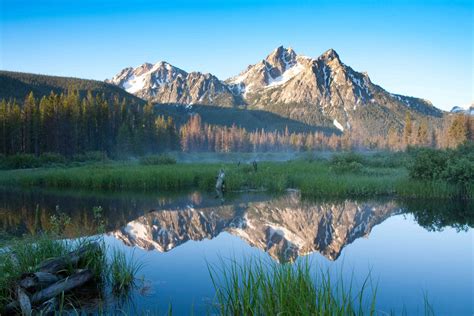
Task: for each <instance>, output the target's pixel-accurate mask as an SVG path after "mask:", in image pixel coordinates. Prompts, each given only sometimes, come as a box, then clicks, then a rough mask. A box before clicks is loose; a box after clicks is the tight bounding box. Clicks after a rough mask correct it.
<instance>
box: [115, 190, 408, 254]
mask: <svg viewBox="0 0 474 316" xmlns="http://www.w3.org/2000/svg"><path fill="white" fill-rule="evenodd" d="M399 211H400V210H399V208H397V206H396V205H395V204H394V203H386V204H378V203H372V202H364V203H358V202H355V201H344V202H338V203H329V202H324V203H310V202H303V201H301V197H300V195H299V194H298V193H296V192H293V193H290V194H288V195H286V196H284V197H281V198H277V199H273V200H270V201H255V202H248V203H242V202H239V203H234V204H231V205H223V206H213V207H207V206H199V205H193V204H189V205H188V206H186V207H184V208H179V209H169V210H166V209H163V210H160V211H154V212H150V213H148V214H146V215H144V216H141V217H139V218H137V219H135V220H133V221H131V222H129V223H128V224H127V225H125V226H124V227H122V228H120V229H118V230H116V231H114V232H112V233H111V234H112V235H113V236H114V237H115V238H117V239H119V240H121V241H122V242H123V243H125V244H126V245H129V246H138V247H140V248H142V249H147V250H157V251H160V252H167V251H170V250H172V249H173V248H175V247H178V246H180V245H181V244H183V243H185V242H187V241H189V240H203V239H212V238H214V237H216V236H218V235H219V234H220V233H222V232H227V233H230V234H232V235H235V236H238V237H239V238H241V239H243V240H244V241H245V242H247V243H248V244H249V245H251V246H252V247H257V248H259V249H262V250H264V251H266V252H267V253H269V254H270V256H272V257H273V258H274V259H275V260H278V261H283V262H286V261H294V260H295V259H296V258H297V257H298V256H302V255H306V254H309V253H312V252H315V251H317V252H320V253H321V254H322V255H324V256H325V257H327V258H328V259H330V260H335V259H337V258H338V257H339V255H340V254H341V252H342V249H343V248H344V247H345V246H346V245H348V244H350V243H352V242H353V241H354V240H356V239H358V238H361V237H366V236H368V234H369V233H370V231H371V229H372V228H373V227H374V226H376V225H378V224H380V223H381V222H383V221H384V220H385V219H387V218H388V217H390V216H391V215H393V214H395V213H398V212H399Z"/></svg>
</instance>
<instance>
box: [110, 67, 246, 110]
mask: <svg viewBox="0 0 474 316" xmlns="http://www.w3.org/2000/svg"><path fill="white" fill-rule="evenodd" d="M106 82H108V83H112V84H114V85H117V86H119V87H121V88H123V89H125V90H126V91H127V92H129V93H133V94H135V95H136V96H138V97H140V98H143V99H146V100H150V101H153V102H158V103H180V104H195V103H199V104H218V105H222V106H226V105H227V106H231V105H238V104H241V103H242V100H241V98H240V97H239V96H236V95H234V94H233V93H232V91H231V90H230V88H229V87H228V86H227V85H226V84H225V83H224V82H222V81H220V80H219V79H217V77H215V76H213V75H211V74H203V73H200V72H191V73H187V72H185V71H184V70H181V69H179V68H177V67H174V66H172V65H170V64H168V63H167V62H158V63H156V64H154V65H152V64H150V63H145V64H143V65H141V66H139V67H137V68H131V67H129V68H125V69H123V70H122V71H121V72H119V73H118V74H117V75H116V76H114V77H113V78H112V79H110V80H106Z"/></svg>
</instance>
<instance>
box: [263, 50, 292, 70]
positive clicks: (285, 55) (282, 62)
mask: <svg viewBox="0 0 474 316" xmlns="http://www.w3.org/2000/svg"><path fill="white" fill-rule="evenodd" d="M265 62H267V63H268V64H269V65H271V66H272V67H274V68H277V69H279V71H280V72H281V73H282V72H284V71H285V70H286V69H288V68H290V67H291V66H293V65H294V64H296V53H295V51H294V50H293V49H292V48H291V47H290V48H285V47H283V46H278V47H277V48H275V49H274V50H273V51H272V52H271V53H270V54H269V55H268V56H267V58H265Z"/></svg>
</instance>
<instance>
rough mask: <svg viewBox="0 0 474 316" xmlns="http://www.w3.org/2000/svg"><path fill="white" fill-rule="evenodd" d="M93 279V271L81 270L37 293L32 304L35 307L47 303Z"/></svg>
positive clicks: (32, 297)
mask: <svg viewBox="0 0 474 316" xmlns="http://www.w3.org/2000/svg"><path fill="white" fill-rule="evenodd" d="M92 277H93V274H92V271H91V270H89V269H84V270H79V272H77V273H75V274H73V275H71V276H69V277H67V278H64V279H62V280H60V281H58V282H56V283H54V284H52V285H51V286H49V287H47V288H45V289H43V290H41V291H39V292H36V293H35V294H33V295H32V296H31V303H32V304H33V305H36V304H40V303H42V302H44V301H47V300H49V299H51V298H53V297H56V296H57V295H59V294H61V293H62V292H69V291H71V290H73V289H75V288H77V287H80V286H82V285H84V284H85V283H87V282H89V281H90V280H91V279H92Z"/></svg>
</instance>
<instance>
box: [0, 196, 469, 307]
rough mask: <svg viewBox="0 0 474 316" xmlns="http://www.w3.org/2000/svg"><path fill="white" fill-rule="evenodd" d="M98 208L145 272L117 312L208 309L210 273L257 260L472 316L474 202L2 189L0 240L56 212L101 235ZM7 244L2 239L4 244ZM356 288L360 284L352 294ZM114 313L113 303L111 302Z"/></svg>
mask: <svg viewBox="0 0 474 316" xmlns="http://www.w3.org/2000/svg"><path fill="white" fill-rule="evenodd" d="M99 205H100V206H102V208H103V212H104V217H105V223H106V229H107V234H106V235H105V241H106V243H107V244H108V245H110V246H111V247H118V248H121V249H124V250H125V252H126V253H127V254H128V255H130V256H133V257H134V258H135V259H136V260H139V261H140V262H142V263H143V264H144V266H143V268H142V270H141V271H140V273H139V276H140V278H143V280H142V281H140V282H139V283H140V284H139V286H138V287H137V289H136V290H135V291H134V292H133V293H132V295H131V297H130V299H129V300H127V301H126V302H125V303H123V302H122V304H123V305H121V306H120V308H121V309H125V310H127V311H128V312H129V313H131V314H137V313H146V312H147V311H148V312H150V313H161V314H164V313H165V312H166V310H167V308H168V305H169V304H170V303H171V304H172V307H173V314H175V315H187V314H190V312H191V310H193V311H194V313H195V314H205V313H206V312H207V311H209V308H210V302H211V301H212V299H213V294H214V288H213V286H212V283H211V279H210V277H209V273H208V264H218V263H219V262H220V260H221V259H224V260H225V259H226V258H235V259H236V260H238V261H242V260H245V259H246V258H250V257H253V258H255V257H259V258H262V259H264V260H273V261H275V262H280V263H284V262H295V261H298V260H306V259H309V260H310V263H311V267H312V268H314V269H315V270H316V269H321V268H323V269H329V273H330V274H332V275H334V276H342V278H343V279H344V280H346V281H347V282H349V280H351V278H352V279H353V281H354V283H355V284H356V285H361V284H362V282H363V281H364V279H365V278H366V277H367V275H368V274H369V272H370V274H371V276H372V280H373V282H374V283H377V284H378V292H377V308H378V309H379V310H381V311H386V312H390V311H394V312H396V313H397V314H399V313H402V311H405V312H407V313H408V314H409V315H416V314H423V313H424V308H423V304H424V299H423V298H424V296H426V297H427V298H428V301H429V302H430V303H431V304H432V305H433V308H434V310H435V312H436V314H441V315H473V314H474V305H473V304H474V303H473V302H474V289H473V288H474V264H473V263H474V240H473V223H474V207H473V204H472V202H470V203H467V202H462V201H459V202H453V201H444V200H436V201H427V200H408V201H399V200H365V201H362V200H359V201H357V200H350V199H347V200H338V201H334V200H312V201H308V200H303V199H301V197H300V196H299V194H298V193H296V192H289V193H287V194H285V195H280V196H269V195H266V194H242V195H229V196H226V197H225V200H224V201H221V200H219V199H216V198H215V197H214V196H212V195H207V194H202V193H199V192H190V193H185V194H174V195H169V194H167V195H160V194H156V195H150V194H146V195H145V194H144V195H138V194H128V193H127V194H126V193H113V194H110V193H103V194H90V193H81V192H57V191H36V192H35V191H15V190H7V189H3V190H0V236H1V235H3V236H10V235H14V236H21V235H23V234H31V233H35V232H37V231H41V230H43V229H48V227H49V225H50V223H49V220H50V217H51V215H53V214H55V213H56V212H64V213H66V214H68V215H69V216H70V217H71V220H72V224H71V225H70V226H68V227H67V229H66V232H65V233H66V235H67V236H68V237H70V238H76V237H80V236H87V235H91V234H94V232H95V231H96V229H97V228H96V227H95V225H94V220H93V213H92V207H93V206H99ZM4 238H5V237H4ZM355 287H356V288H357V286H355ZM110 304H111V306H112V307H110V308H111V309H113V308H115V307H116V306H118V305H119V303H117V302H111V303H110Z"/></svg>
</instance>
